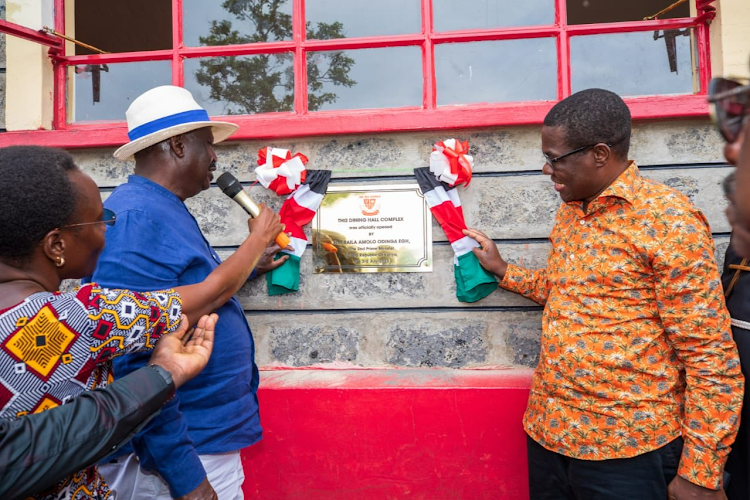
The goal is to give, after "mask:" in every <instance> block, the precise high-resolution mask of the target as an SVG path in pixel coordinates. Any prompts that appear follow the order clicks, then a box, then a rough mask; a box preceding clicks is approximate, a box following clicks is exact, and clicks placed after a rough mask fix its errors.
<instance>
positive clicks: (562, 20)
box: [555, 0, 571, 99]
mask: <svg viewBox="0 0 750 500" xmlns="http://www.w3.org/2000/svg"><path fill="white" fill-rule="evenodd" d="M555 24H556V25H557V26H558V27H559V29H560V31H559V33H558V35H557V98H558V99H565V98H566V97H568V96H569V95H570V93H571V83H570V37H569V36H568V12H567V10H566V5H565V0H555Z"/></svg>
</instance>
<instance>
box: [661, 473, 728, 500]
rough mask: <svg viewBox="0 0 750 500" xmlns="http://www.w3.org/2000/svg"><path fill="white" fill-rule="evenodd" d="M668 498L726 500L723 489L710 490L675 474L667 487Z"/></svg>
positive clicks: (671, 499) (674, 499) (676, 499)
mask: <svg viewBox="0 0 750 500" xmlns="http://www.w3.org/2000/svg"><path fill="white" fill-rule="evenodd" d="M667 496H668V497H669V500H727V495H726V493H724V489H723V488H722V489H718V490H710V489H708V488H704V487H703V486H698V485H697V484H693V483H691V482H690V481H688V480H687V479H684V478H683V477H681V476H675V478H674V479H672V482H671V483H669V487H668V488H667Z"/></svg>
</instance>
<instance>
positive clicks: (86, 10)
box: [74, 0, 172, 55]
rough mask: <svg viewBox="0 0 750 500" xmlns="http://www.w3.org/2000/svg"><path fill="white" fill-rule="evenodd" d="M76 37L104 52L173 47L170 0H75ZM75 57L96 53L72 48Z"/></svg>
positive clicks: (76, 47)
mask: <svg viewBox="0 0 750 500" xmlns="http://www.w3.org/2000/svg"><path fill="white" fill-rule="evenodd" d="M74 19H75V38H76V39H78V40H81V41H83V42H86V43H87V44H89V45H93V46H94V47H96V48H98V49H101V50H104V51H106V52H140V51H144V50H163V49H171V48H172V2H171V1H170V0H127V1H125V2H102V0H76V1H75V17H74ZM75 54H76V55H86V54H96V52H94V51H92V50H89V49H87V48H84V47H80V46H75Z"/></svg>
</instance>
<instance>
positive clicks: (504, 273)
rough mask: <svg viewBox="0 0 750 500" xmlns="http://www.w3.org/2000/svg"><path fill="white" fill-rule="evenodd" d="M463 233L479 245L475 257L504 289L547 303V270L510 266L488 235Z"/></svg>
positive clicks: (467, 231)
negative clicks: (496, 278)
mask: <svg viewBox="0 0 750 500" xmlns="http://www.w3.org/2000/svg"><path fill="white" fill-rule="evenodd" d="M463 233H464V235H466V236H468V237H470V238H472V239H474V240H476V242H477V243H479V245H480V247H479V248H475V249H474V250H473V252H474V255H476V256H477V259H478V260H479V263H480V264H481V265H482V267H483V268H485V269H486V270H487V271H489V272H491V273H492V274H494V275H495V276H497V277H498V278H500V283H499V284H500V286H501V287H502V288H505V289H506V290H510V291H511V292H515V293H518V294H521V295H523V296H524V297H526V298H528V299H531V300H533V301H534V302H537V303H539V304H545V303H546V302H547V296H548V295H549V286H550V283H549V282H548V280H547V271H546V270H544V269H540V270H536V271H531V270H528V269H524V268H522V267H519V266H516V265H513V264H509V263H507V262H506V261H505V259H503V258H502V257H501V256H500V251H499V250H498V249H497V245H495V242H494V241H492V240H491V239H490V238H489V237H488V236H487V235H486V234H484V233H483V232H481V231H479V230H477V229H464V231H463Z"/></svg>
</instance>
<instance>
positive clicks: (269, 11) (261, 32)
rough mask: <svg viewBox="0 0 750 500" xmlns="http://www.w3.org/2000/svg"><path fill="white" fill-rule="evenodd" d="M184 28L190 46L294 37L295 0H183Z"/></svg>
mask: <svg viewBox="0 0 750 500" xmlns="http://www.w3.org/2000/svg"><path fill="white" fill-rule="evenodd" d="M100 1H101V0H100ZM182 30H183V42H184V44H185V45H186V46H188V47H197V46H202V45H238V44H244V43H255V42H277V41H282V40H291V39H292V0H263V1H248V0H224V1H222V2H219V1H208V0H183V2H182Z"/></svg>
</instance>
